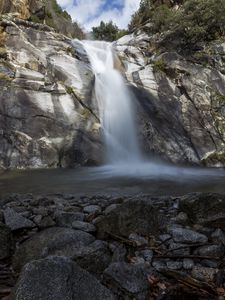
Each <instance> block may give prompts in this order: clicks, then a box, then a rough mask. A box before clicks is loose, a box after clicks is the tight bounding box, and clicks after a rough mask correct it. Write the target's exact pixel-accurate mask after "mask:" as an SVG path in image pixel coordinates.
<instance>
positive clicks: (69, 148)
mask: <svg viewBox="0 0 225 300" xmlns="http://www.w3.org/2000/svg"><path fill="white" fill-rule="evenodd" d="M1 32H2V33H1V38H2V48H1V49H2V50H1V60H0V99H1V101H0V128H1V132H0V167H1V168H27V167H56V166H72V165H74V164H77V163H78V164H88V163H92V162H95V163H96V162H99V161H100V159H99V158H101V157H102V155H101V143H100V139H99V123H98V119H97V117H96V116H95V114H94V113H93V112H92V108H91V103H92V95H91V92H92V85H93V79H94V78H93V74H92V71H91V69H90V66H89V63H88V62H87V57H86V56H85V53H83V52H82V49H81V48H80V46H79V45H78V46H77V47H76V49H75V50H74V49H73V47H72V45H71V40H69V39H68V38H66V37H65V36H63V35H60V34H57V33H55V32H53V30H52V29H51V28H49V27H48V26H46V25H41V24H35V23H31V22H27V21H23V20H21V19H13V20H12V19H9V18H6V17H3V18H2V22H1Z"/></svg>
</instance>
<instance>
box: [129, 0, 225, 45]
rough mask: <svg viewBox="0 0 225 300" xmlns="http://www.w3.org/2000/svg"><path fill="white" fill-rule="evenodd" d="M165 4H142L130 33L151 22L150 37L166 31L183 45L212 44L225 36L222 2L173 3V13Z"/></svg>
mask: <svg viewBox="0 0 225 300" xmlns="http://www.w3.org/2000/svg"><path fill="white" fill-rule="evenodd" d="M160 3H161V4H160ZM162 3H164V4H162ZM165 3H166V1H165V2H164V1H157V0H155V1H154V0H142V1H141V4H140V8H139V10H138V11H137V12H136V13H135V14H134V15H133V16H132V20H131V22H130V24H129V30H130V31H132V30H134V29H136V28H137V27H139V26H140V25H143V24H144V23H146V22H150V23H151V24H152V26H151V31H152V33H158V32H163V31H168V30H169V31H171V32H173V33H175V35H176V34H177V36H179V37H180V40H181V41H183V42H184V43H186V44H195V43H196V42H200V41H210V40H214V39H217V38H219V37H221V36H223V35H224V34H225V1H224V0H217V1H215V0H183V1H182V0H180V1H179V0H176V1H173V3H174V4H179V5H180V6H179V7H178V8H176V9H175V8H174V7H173V6H172V5H168V4H165Z"/></svg>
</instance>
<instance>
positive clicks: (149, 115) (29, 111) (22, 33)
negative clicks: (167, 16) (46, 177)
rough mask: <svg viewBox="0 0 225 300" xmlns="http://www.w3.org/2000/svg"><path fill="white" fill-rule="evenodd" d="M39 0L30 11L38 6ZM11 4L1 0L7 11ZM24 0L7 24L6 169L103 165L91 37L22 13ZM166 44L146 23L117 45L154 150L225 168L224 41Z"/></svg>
mask: <svg viewBox="0 0 225 300" xmlns="http://www.w3.org/2000/svg"><path fill="white" fill-rule="evenodd" d="M31 2H32V1H31ZM31 2H29V13H30V12H31V8H32V9H33V11H36V12H37V11H38V8H37V7H35V5H34V4H35V3H36V4H37V1H36V2H35V3H33V6H32V5H31ZM7 3H8V2H4V1H3V2H1V5H2V7H1V11H2V12H3V11H4V10H3V7H6V5H7ZM10 3H11V4H12V5H14V2H10ZM15 3H17V4H18V3H20V4H21V5H20V6H19V8H18V7H17V8H15V7H14V6H12V7H11V8H10V10H11V11H13V10H14V8H15V11H16V16H17V17H18V16H19V17H20V18H15V14H13V15H12V14H11V13H10V14H7V15H3V16H2V18H1V24H0V129H1V131H0V168H28V167H56V166H63V167H66V166H74V165H75V164H90V163H91V164H93V163H95V164H96V163H97V164H98V163H101V162H102V157H103V155H102V151H103V147H102V144H101V134H100V124H99V119H98V110H97V107H96V105H95V101H94V97H93V95H92V90H93V84H94V75H93V73H92V70H91V68H90V64H89V62H88V59H87V56H86V53H85V51H84V50H83V48H82V45H81V44H80V43H79V42H76V43H75V44H74V45H73V47H72V41H71V40H70V39H69V38H67V37H66V36H64V35H62V34H58V33H56V32H54V29H52V28H50V27H48V26H47V25H45V24H37V23H33V22H29V21H26V20H23V18H24V19H26V18H27V12H26V7H27V4H26V1H22V0H21V1H16V2H15ZM39 4H40V3H39ZM22 7H23V9H22ZM39 8H40V7H39ZM5 9H6V8H5ZM7 9H9V7H8V8H7ZM21 11H22V12H21ZM20 12H21V14H22V15H18V13H20ZM146 26H148V25H146ZM158 42H159V39H157V38H156V37H155V36H149V35H147V34H145V33H143V31H142V32H136V33H133V34H132V35H129V36H125V37H123V38H122V39H120V40H119V41H117V42H116V43H115V44H114V47H115V51H116V52H117V54H118V56H119V58H120V60H121V62H122V64H120V69H121V70H122V72H124V75H125V76H126V78H127V80H128V83H129V85H130V87H131V89H132V90H133V92H134V93H135V95H136V96H137V97H136V106H137V117H138V120H139V127H138V130H139V136H140V142H141V143H142V145H143V148H144V150H145V152H146V153H148V154H149V153H151V154H152V153H153V154H157V155H160V156H161V157H163V158H165V159H167V160H170V161H173V162H179V163H191V164H193V163H194V164H199V163H204V164H206V165H210V166H224V165H225V158H224V155H225V150H224V143H225V96H224V95H225V75H224V74H225V71H224V59H225V45H224V44H223V43H222V42H221V43H213V44H211V45H208V46H207V47H205V48H202V49H201V50H199V51H197V52H195V54H194V55H185V56H184V55H180V54H179V53H177V52H176V51H174V50H173V51H172V50H168V49H169V47H168V48H165V47H164V48H162V47H161V48H160V47H159V45H158Z"/></svg>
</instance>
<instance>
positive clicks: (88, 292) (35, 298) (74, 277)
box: [12, 256, 114, 300]
mask: <svg viewBox="0 0 225 300" xmlns="http://www.w3.org/2000/svg"><path fill="white" fill-rule="evenodd" d="M62 299H63V300H100V299H101V300H113V299H114V296H113V294H112V293H111V292H110V291H109V290H108V289H107V288H105V287H104V286H103V285H102V284H100V283H99V282H98V281H97V279H95V278H94V277H93V276H92V275H90V274H89V273H88V272H86V271H85V270H83V269H81V268H80V267H79V266H77V265H76V264H75V263H74V262H72V261H71V260H70V259H68V258H65V257H56V256H55V257H54V256H52V257H48V258H46V259H41V260H37V261H33V262H31V263H28V264H27V265H26V266H25V267H24V268H23V270H22V272H21V275H20V277H19V280H18V283H17V286H16V288H15V291H14V294H13V296H12V300H62Z"/></svg>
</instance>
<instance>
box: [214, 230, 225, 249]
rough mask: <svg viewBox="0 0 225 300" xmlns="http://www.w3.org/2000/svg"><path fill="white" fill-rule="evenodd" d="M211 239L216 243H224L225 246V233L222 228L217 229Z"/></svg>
mask: <svg viewBox="0 0 225 300" xmlns="http://www.w3.org/2000/svg"><path fill="white" fill-rule="evenodd" d="M211 238H212V240H213V241H214V242H216V243H222V244H223V245H224V246H225V233H224V232H223V230H221V229H220V228H217V229H216V230H215V231H214V232H213V233H212V235H211Z"/></svg>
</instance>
